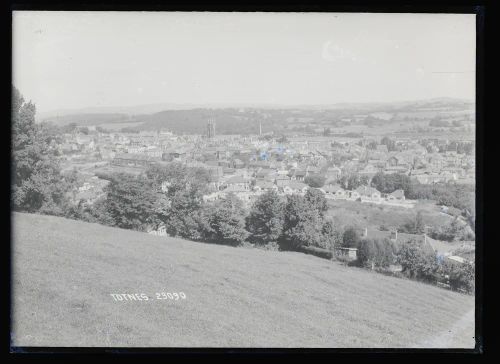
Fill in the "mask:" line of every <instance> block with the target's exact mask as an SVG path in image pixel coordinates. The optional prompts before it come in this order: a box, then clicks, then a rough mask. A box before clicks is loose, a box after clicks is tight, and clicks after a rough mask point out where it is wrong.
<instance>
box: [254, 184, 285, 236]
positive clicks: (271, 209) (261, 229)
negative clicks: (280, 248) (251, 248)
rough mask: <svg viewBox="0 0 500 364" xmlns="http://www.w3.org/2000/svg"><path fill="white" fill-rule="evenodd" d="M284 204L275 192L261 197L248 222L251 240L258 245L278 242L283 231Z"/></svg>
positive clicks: (255, 204)
mask: <svg viewBox="0 0 500 364" xmlns="http://www.w3.org/2000/svg"><path fill="white" fill-rule="evenodd" d="M283 208H284V202H283V201H282V199H281V197H280V196H279V195H278V194H277V193H276V192H274V191H269V192H266V193H264V194H263V195H261V196H259V198H258V199H257V200H256V201H255V203H254V204H253V206H252V208H251V210H250V214H249V215H248V217H247V220H246V226H247V230H248V231H249V232H250V234H251V235H250V240H252V241H254V242H255V243H257V244H266V243H269V242H273V241H277V240H278V238H279V237H280V235H281V233H282V231H283V223H284V215H283Z"/></svg>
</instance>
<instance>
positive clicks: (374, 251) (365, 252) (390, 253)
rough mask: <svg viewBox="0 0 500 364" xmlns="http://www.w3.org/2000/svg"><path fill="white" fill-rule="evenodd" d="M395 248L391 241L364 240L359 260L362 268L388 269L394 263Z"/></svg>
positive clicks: (359, 250)
mask: <svg viewBox="0 0 500 364" xmlns="http://www.w3.org/2000/svg"><path fill="white" fill-rule="evenodd" d="M394 251H395V247H394V245H393V243H392V241H390V240H389V239H370V238H367V239H362V240H361V241H360V242H359V246H358V252H357V257H358V258H357V260H358V263H359V264H360V265H362V266H368V267H371V269H374V268H375V267H379V268H387V267H388V266H389V265H390V264H392V263H393V261H394Z"/></svg>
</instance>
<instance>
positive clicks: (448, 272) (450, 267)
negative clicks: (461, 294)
mask: <svg viewBox="0 0 500 364" xmlns="http://www.w3.org/2000/svg"><path fill="white" fill-rule="evenodd" d="M440 274H441V275H443V276H445V277H447V280H448V283H449V284H450V287H451V288H452V289H454V290H460V289H462V290H465V291H466V292H467V293H474V287H475V266H474V265H473V264H469V263H463V264H459V263H455V262H453V263H452V262H446V261H445V262H444V263H443V264H442V265H441V268H440Z"/></svg>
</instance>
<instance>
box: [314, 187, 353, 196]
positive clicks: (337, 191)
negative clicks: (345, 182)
mask: <svg viewBox="0 0 500 364" xmlns="http://www.w3.org/2000/svg"><path fill="white" fill-rule="evenodd" d="M320 191H322V192H324V193H325V195H326V197H330V198H336V199H342V198H346V197H347V194H346V191H345V190H344V189H343V188H342V187H340V186H339V185H327V186H324V187H323V188H320Z"/></svg>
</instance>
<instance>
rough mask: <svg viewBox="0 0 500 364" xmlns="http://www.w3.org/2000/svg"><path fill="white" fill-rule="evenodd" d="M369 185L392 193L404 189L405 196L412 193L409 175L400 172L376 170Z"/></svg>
mask: <svg viewBox="0 0 500 364" xmlns="http://www.w3.org/2000/svg"><path fill="white" fill-rule="evenodd" d="M371 185H372V187H374V188H376V189H377V190H378V191H380V192H382V193H392V192H394V191H396V190H403V191H405V195H406V196H408V195H410V194H411V193H412V181H411V179H410V177H408V176H407V175H405V174H402V173H393V174H384V173H382V172H378V173H377V174H376V175H375V176H373V178H372V180H371Z"/></svg>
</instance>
